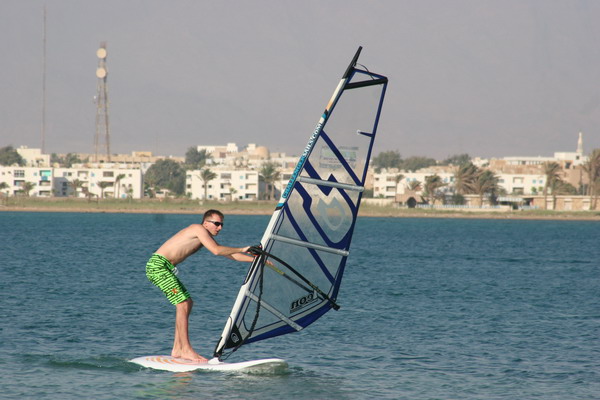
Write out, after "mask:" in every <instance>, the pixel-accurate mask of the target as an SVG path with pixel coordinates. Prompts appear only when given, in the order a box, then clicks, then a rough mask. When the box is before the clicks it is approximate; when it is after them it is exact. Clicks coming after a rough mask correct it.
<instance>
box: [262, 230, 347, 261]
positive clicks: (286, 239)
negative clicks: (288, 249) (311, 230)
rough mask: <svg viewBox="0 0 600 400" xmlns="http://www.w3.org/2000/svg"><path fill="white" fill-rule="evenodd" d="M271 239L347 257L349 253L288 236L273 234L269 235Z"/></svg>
mask: <svg viewBox="0 0 600 400" xmlns="http://www.w3.org/2000/svg"><path fill="white" fill-rule="evenodd" d="M271 239H273V240H278V241H280V242H284V243H288V244H292V245H295V246H300V247H306V248H308V249H315V250H320V251H325V252H327V253H333V254H338V255H340V256H344V257H347V256H348V255H349V254H350V253H349V252H348V251H345V250H340V249H336V248H333V247H327V246H322V245H320V244H316V243H310V242H305V241H302V240H297V239H292V238H289V237H285V236H280V235H275V234H273V235H271Z"/></svg>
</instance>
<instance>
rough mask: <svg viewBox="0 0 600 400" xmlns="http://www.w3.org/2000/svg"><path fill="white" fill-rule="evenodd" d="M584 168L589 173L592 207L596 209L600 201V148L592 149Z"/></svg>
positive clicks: (589, 191) (589, 192)
mask: <svg viewBox="0 0 600 400" xmlns="http://www.w3.org/2000/svg"><path fill="white" fill-rule="evenodd" d="M583 169H584V171H585V172H586V173H587V175H588V180H589V186H588V195H589V196H590V209H591V210H595V209H596V203H597V201H598V198H597V196H598V191H599V189H600V149H594V151H592V154H590V156H589V158H588V161H587V162H586V163H585V164H584V166H583Z"/></svg>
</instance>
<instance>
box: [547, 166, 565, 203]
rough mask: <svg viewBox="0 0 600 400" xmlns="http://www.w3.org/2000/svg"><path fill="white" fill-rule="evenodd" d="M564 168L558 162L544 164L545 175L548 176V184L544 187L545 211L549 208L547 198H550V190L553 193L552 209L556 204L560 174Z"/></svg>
mask: <svg viewBox="0 0 600 400" xmlns="http://www.w3.org/2000/svg"><path fill="white" fill-rule="evenodd" d="M561 171H562V168H561V167H560V165H559V164H558V163H557V162H554V161H552V162H546V163H544V175H546V183H545V185H544V209H547V208H548V203H547V201H546V196H548V189H550V191H551V192H552V209H554V204H555V202H556V185H557V183H558V181H560V172H561Z"/></svg>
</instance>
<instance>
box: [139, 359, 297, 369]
mask: <svg viewBox="0 0 600 400" xmlns="http://www.w3.org/2000/svg"><path fill="white" fill-rule="evenodd" d="M130 362H132V363H135V364H138V365H141V366H143V367H147V368H153V369H160V370H163V371H171V372H189V371H196V370H207V371H242V372H259V373H260V372H262V373H276V372H281V371H284V370H286V369H287V366H288V365H287V362H285V360H282V359H281V358H265V359H261V360H252V361H243V362H236V363H228V362H223V361H219V360H218V359H216V358H213V359H212V360H209V361H208V362H203V363H197V362H193V361H190V360H184V359H182V358H175V357H171V356H165V355H158V356H143V357H137V358H134V359H132V360H130Z"/></svg>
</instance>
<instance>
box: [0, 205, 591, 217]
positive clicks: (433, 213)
mask: <svg viewBox="0 0 600 400" xmlns="http://www.w3.org/2000/svg"><path fill="white" fill-rule="evenodd" d="M238 205H239V204H238ZM209 208H217V209H220V210H221V211H222V212H223V213H224V214H225V215H228V214H229V215H271V214H272V213H273V211H274V209H275V208H274V206H273V207H268V206H267V205H262V206H261V207H231V204H207V205H196V206H194V207H190V206H186V207H181V206H180V207H178V205H177V204H172V206H171V207H160V208H152V207H144V206H143V205H136V206H135V207H100V206H98V205H96V204H93V203H92V204H89V205H88V206H83V207H81V206H80V207H78V206H72V205H68V206H62V207H61V206H42V205H22V206H18V205H10V206H6V205H0V212H57V213H61V212H63V213H64V212H72V213H107V214H111V213H114V214H202V213H203V212H204V211H205V210H207V209H209ZM359 217H379V218H449V219H461V218H462V219H504V220H555V221H600V213H599V212H585V211H580V212H565V211H540V212H535V211H534V212H531V211H527V212H524V211H507V212H490V211H446V210H427V211H425V210H416V209H403V208H389V207H364V208H363V209H361V210H360V211H359Z"/></svg>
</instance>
